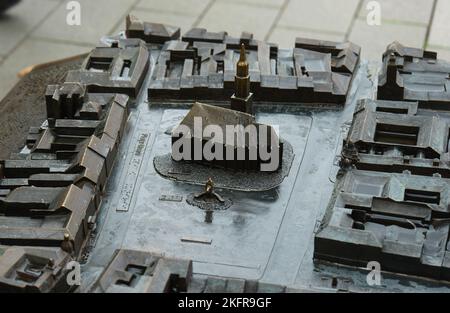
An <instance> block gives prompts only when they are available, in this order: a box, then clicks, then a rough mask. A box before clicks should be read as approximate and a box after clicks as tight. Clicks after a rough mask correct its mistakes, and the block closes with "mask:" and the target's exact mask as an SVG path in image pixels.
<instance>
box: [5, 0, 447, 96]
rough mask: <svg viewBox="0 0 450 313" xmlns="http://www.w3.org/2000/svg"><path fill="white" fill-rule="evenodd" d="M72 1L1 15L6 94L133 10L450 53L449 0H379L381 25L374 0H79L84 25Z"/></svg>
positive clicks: (235, 29) (258, 31)
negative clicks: (73, 21)
mask: <svg viewBox="0 0 450 313" xmlns="http://www.w3.org/2000/svg"><path fill="white" fill-rule="evenodd" d="M68 2H69V0H22V2H21V4H19V5H18V6H16V7H14V8H13V9H11V10H10V11H8V12H7V13H6V14H4V15H3V16H1V17H0V99H1V98H3V96H5V95H6V93H7V92H8V91H9V90H10V89H11V87H12V86H13V85H14V84H15V83H16V82H17V80H18V78H17V73H18V72H19V71H20V70H21V69H23V68H24V67H26V66H29V65H33V64H37V63H43V62H47V61H50V60H54V59H58V58H64V57H68V56H72V55H76V54H81V53H84V52H87V51H89V50H90V49H91V48H92V47H94V45H95V43H96V42H97V41H98V39H99V38H100V37H101V36H102V35H104V34H114V33H117V32H118V31H119V30H121V29H123V28H124V19H125V16H126V15H127V14H128V13H132V14H134V15H136V16H138V17H139V18H141V19H143V20H147V21H154V22H161V23H167V24H172V25H178V26H181V27H182V31H186V30H188V29H189V28H191V27H194V26H196V27H205V28H208V29H209V30H212V31H220V30H227V31H228V32H229V33H230V34H232V35H236V36H237V35H239V34H240V33H241V32H242V31H243V30H247V31H250V32H253V33H254V34H255V37H256V38H258V39H266V40H270V41H273V42H276V43H279V44H280V46H281V47H292V45H293V43H294V40H295V37H311V38H317V39H325V40H337V41H341V40H346V39H349V40H352V41H354V42H355V43H357V44H359V45H362V47H363V57H365V58H367V59H372V60H380V59H381V54H382V52H383V51H384V50H385V47H386V46H387V45H388V44H389V43H390V42H392V41H394V40H398V41H400V42H402V43H403V44H405V45H412V46H415V47H423V48H427V49H431V50H435V51H438V52H439V54H440V57H442V58H446V59H449V60H450V24H449V22H448V21H449V20H450V0H378V2H379V4H380V5H381V18H382V22H381V25H380V26H369V25H368V23H367V14H368V13H369V10H367V4H368V3H369V2H370V1H369V0H339V1H336V0H95V1H92V0H79V2H80V4H81V26H68V25H67V23H66V16H67V14H68V12H69V11H68V10H67V8H66V5H67V3H68Z"/></svg>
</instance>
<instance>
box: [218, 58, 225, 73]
mask: <svg viewBox="0 0 450 313" xmlns="http://www.w3.org/2000/svg"><path fill="white" fill-rule="evenodd" d="M224 70H225V63H224V61H222V60H219V61H217V73H221V74H222V73H223V72H224Z"/></svg>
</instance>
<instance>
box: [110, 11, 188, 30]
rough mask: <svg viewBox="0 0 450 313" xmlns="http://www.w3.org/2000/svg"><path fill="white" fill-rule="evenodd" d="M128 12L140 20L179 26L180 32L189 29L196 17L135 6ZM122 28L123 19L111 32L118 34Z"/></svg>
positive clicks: (123, 27)
mask: <svg viewBox="0 0 450 313" xmlns="http://www.w3.org/2000/svg"><path fill="white" fill-rule="evenodd" d="M130 14H132V15H134V16H136V17H138V18H139V19H140V20H141V21H149V22H150V21H151V22H154V23H163V24H168V25H173V26H178V27H181V33H184V32H186V31H188V30H189V29H191V28H192V26H193V24H194V22H195V21H196V19H197V17H195V16H183V15H179V14H174V13H168V12H167V13H166V12H152V11H148V9H145V10H143V9H139V8H135V9H134V10H132V11H131V12H130ZM122 30H125V21H122V23H120V25H119V26H118V27H117V28H116V29H114V31H113V32H112V34H118V33H119V32H120V31H122Z"/></svg>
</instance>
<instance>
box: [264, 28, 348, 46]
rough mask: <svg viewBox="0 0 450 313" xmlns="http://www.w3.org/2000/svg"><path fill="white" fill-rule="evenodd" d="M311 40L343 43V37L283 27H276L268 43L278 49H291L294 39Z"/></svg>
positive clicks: (342, 35)
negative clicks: (274, 44) (277, 46)
mask: <svg viewBox="0 0 450 313" xmlns="http://www.w3.org/2000/svg"><path fill="white" fill-rule="evenodd" d="M297 37H303V38H313V39H320V40H331V41H338V42H341V41H344V39H345V35H344V34H341V35H337V34H329V33H322V32H313V31H308V30H301V29H288V28H284V27H276V28H275V29H274V30H273V32H272V33H271V35H270V36H269V38H268V41H270V42H273V43H277V44H278V45H279V46H280V48H291V49H292V48H293V47H294V45H295V38H297Z"/></svg>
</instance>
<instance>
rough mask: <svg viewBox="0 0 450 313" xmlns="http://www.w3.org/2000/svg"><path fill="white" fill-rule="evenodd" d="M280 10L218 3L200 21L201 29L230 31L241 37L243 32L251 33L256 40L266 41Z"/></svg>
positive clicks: (232, 3)
mask: <svg viewBox="0 0 450 313" xmlns="http://www.w3.org/2000/svg"><path fill="white" fill-rule="evenodd" d="M277 13H278V10H277V9H273V8H266V7H262V6H255V7H252V8H250V7H249V6H248V5H246V4H240V3H235V2H224V1H216V2H215V3H214V4H213V5H212V6H211V8H210V9H209V10H208V12H207V13H206V14H205V16H204V17H203V18H202V19H201V20H200V22H199V25H198V26H199V27H204V28H207V29H208V30H209V31H224V30H226V31H228V33H229V34H230V35H232V36H240V35H241V33H242V32H243V31H248V32H251V33H253V34H254V35H255V38H256V39H261V40H262V39H264V37H265V36H266V35H267V33H268V32H269V30H270V27H271V25H272V24H273V22H274V21H275V18H276V16H277Z"/></svg>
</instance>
